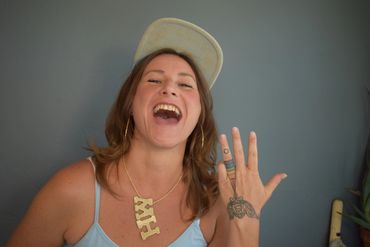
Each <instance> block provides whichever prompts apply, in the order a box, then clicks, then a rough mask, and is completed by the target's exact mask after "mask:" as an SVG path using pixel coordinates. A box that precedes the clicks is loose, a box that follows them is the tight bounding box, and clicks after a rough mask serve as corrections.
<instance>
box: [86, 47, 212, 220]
mask: <svg viewBox="0 0 370 247" xmlns="http://www.w3.org/2000/svg"><path fill="white" fill-rule="evenodd" d="M161 54H173V55H177V56H179V57H181V58H183V59H184V60H185V61H186V62H187V63H188V64H189V65H190V66H191V68H192V69H193V71H194V73H195V76H196V81H197V86H198V90H199V94H200V101H201V113H200V116H199V119H198V123H197V124H196V126H195V128H194V130H193V131H192V133H191V134H190V136H189V137H188V140H187V143H186V148H185V154H184V156H185V157H184V160H183V171H184V177H183V181H184V182H185V184H186V185H187V188H188V190H187V195H186V204H187V205H188V207H190V208H191V209H192V212H193V218H194V217H200V216H202V215H204V214H205V213H206V212H207V211H208V210H209V208H210V207H211V205H212V204H213V203H214V201H215V199H216V197H217V196H218V194H219V191H218V186H217V180H216V177H215V172H214V166H215V163H216V158H217V157H216V143H217V132H216V125H215V121H214V118H213V114H212V108H213V104H212V97H211V94H210V90H209V87H208V84H207V83H206V82H205V81H204V79H203V77H202V75H201V74H200V73H199V71H198V69H197V67H196V65H195V63H194V62H193V61H192V60H191V59H190V58H189V57H187V56H185V55H183V54H180V53H177V52H176V51H174V50H172V49H161V50H158V51H156V52H154V53H152V54H150V55H148V56H146V57H144V58H143V59H141V60H140V61H139V62H138V63H137V64H136V65H135V66H134V68H133V70H132V71H131V73H130V75H129V76H128V78H127V79H126V81H125V83H124V84H123V86H122V88H121V90H120V92H119V94H118V97H117V99H116V101H115V103H114V104H113V107H112V109H111V111H110V113H109V115H108V118H107V121H106V128H105V135H106V138H107V141H108V146H107V147H97V146H96V145H94V144H92V145H90V147H89V149H90V151H92V152H93V159H94V162H95V165H96V179H97V181H98V182H99V183H100V184H101V186H102V187H104V188H106V189H107V190H108V191H110V192H111V193H112V194H115V193H114V192H113V191H112V190H111V189H110V187H109V185H108V181H107V169H108V166H109V165H110V164H113V165H116V167H118V162H119V160H120V159H121V157H122V156H123V155H125V154H126V153H127V152H128V151H129V150H130V146H131V139H132V137H133V134H134V128H135V123H134V121H133V118H132V117H131V114H130V112H131V106H132V102H133V99H134V96H135V93H136V89H137V86H138V83H139V82H140V79H141V77H142V74H143V72H144V70H145V68H146V66H147V65H148V64H149V63H150V61H151V60H152V59H153V58H155V57H157V56H158V55H161ZM126 126H128V127H126ZM126 128H127V133H126V134H125V131H126ZM202 138H203V139H204V143H202Z"/></svg>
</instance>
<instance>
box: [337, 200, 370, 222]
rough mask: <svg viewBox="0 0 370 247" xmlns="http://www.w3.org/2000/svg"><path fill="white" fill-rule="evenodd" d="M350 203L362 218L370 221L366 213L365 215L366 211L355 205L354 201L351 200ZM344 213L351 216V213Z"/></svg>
mask: <svg viewBox="0 0 370 247" xmlns="http://www.w3.org/2000/svg"><path fill="white" fill-rule="evenodd" d="M350 205H351V207H352V208H353V210H355V212H356V213H357V214H358V215H359V216H361V218H362V219H363V220H365V221H367V222H369V223H370V221H369V220H368V219H367V217H366V215H365V213H364V212H363V211H362V210H361V209H359V208H358V207H357V206H356V205H354V204H353V203H352V202H350ZM343 215H345V216H349V215H347V214H343Z"/></svg>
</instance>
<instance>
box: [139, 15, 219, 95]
mask: <svg viewBox="0 0 370 247" xmlns="http://www.w3.org/2000/svg"><path fill="white" fill-rule="evenodd" d="M163 48H171V49H173V50H175V51H176V52H178V53H182V54H184V55H186V56H188V57H190V58H191V59H192V60H193V61H194V63H195V64H196V66H197V67H198V69H199V70H200V72H201V73H202V75H203V77H204V79H205V80H206V81H207V83H208V86H209V88H211V87H212V86H213V84H214V82H215V81H216V79H217V77H218V75H219V73H220V71H221V67H222V63H223V54H222V49H221V47H220V45H219V44H218V42H217V41H216V39H215V38H213V37H212V35H210V34H209V33H208V32H206V31H205V30H204V29H202V28H201V27H199V26H197V25H194V24H193V23H190V22H187V21H184V20H181V19H177V18H161V19H158V20H156V21H154V22H153V23H152V24H150V25H149V26H148V28H147V29H146V30H145V32H144V34H143V36H142V38H141V40H140V43H139V45H138V48H137V50H136V53H135V56H134V63H137V62H138V61H139V60H141V59H142V58H144V57H145V56H147V55H149V54H151V53H153V52H155V51H157V50H160V49H163Z"/></svg>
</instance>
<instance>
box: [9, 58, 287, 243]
mask: <svg viewBox="0 0 370 247" xmlns="http://www.w3.org/2000/svg"><path fill="white" fill-rule="evenodd" d="M194 78H195V75H194V72H193V71H192V69H191V67H190V66H189V65H188V64H187V63H186V61H184V60H183V59H181V58H180V57H178V56H175V55H169V54H164V55H159V56H158V57H156V58H154V59H153V60H152V61H151V62H150V63H149V64H148V66H147V67H146V69H145V71H144V75H143V77H142V79H141V81H140V84H139V86H138V89H137V92H136V94H135V97H134V101H133V105H132V115H133V118H134V121H135V132H134V138H133V140H132V146H131V148H130V151H129V153H128V154H127V155H126V156H125V157H124V159H123V158H122V159H121V160H120V162H119V165H118V173H116V172H115V171H116V170H115V168H111V169H110V170H108V182H109V184H110V186H111V188H112V189H113V191H115V192H116V193H117V194H118V195H119V196H121V199H117V198H115V197H113V196H112V195H111V194H110V193H109V192H108V191H106V190H104V189H102V190H101V194H100V195H101V205H100V210H99V214H100V217H99V224H100V226H101V227H102V229H104V232H105V233H106V234H107V235H108V236H109V238H110V239H111V240H112V241H114V242H115V243H116V244H118V245H120V246H127V245H130V246H165V245H168V244H170V243H171V242H172V241H174V240H175V239H176V238H177V237H178V236H179V235H181V234H182V232H183V231H184V230H185V229H186V228H187V227H188V226H189V225H190V223H191V222H189V221H188V220H186V218H187V217H189V216H190V215H191V210H190V209H189V208H188V207H187V206H186V203H185V195H186V186H185V184H183V183H179V185H178V186H176V188H175V189H174V190H173V191H172V192H171V193H169V194H168V196H167V197H166V198H165V199H164V200H162V201H161V202H160V203H158V204H155V205H154V206H153V209H154V212H155V215H156V218H157V222H156V225H157V226H158V227H160V229H161V234H159V235H154V236H152V237H150V238H148V239H147V240H145V241H143V240H142V239H141V238H140V236H139V230H138V229H137V227H136V222H135V216H134V213H135V212H134V210H133V201H132V200H133V197H134V196H135V195H136V192H135V191H134V189H133V187H132V184H131V183H130V181H129V179H128V177H127V175H126V173H125V170H124V166H126V168H127V171H128V172H129V174H130V176H131V178H132V180H133V183H134V184H135V186H136V188H137V190H138V191H140V194H141V195H142V196H143V197H146V198H148V197H150V198H153V199H158V198H160V197H162V196H163V195H164V194H166V193H167V192H168V190H169V188H171V187H172V186H173V185H174V184H175V183H176V182H177V181H178V178H179V177H180V176H181V174H182V163H183V156H184V150H185V145H186V140H187V138H188V136H189V135H190V133H191V132H192V130H193V129H194V127H195V125H196V123H197V121H198V118H199V114H200V111H201V108H200V98H199V97H200V96H199V92H198V89H197V84H196V81H195V79H194ZM158 103H167V104H172V105H176V106H177V107H178V108H179V109H180V110H181V112H182V118H181V120H180V121H179V122H178V123H176V124H174V123H173V122H170V121H163V120H161V119H157V118H155V117H153V108H154V107H155V105H157V104H158ZM232 138H233V146H234V150H235V154H234V158H235V163H236V189H235V191H234V189H233V187H232V185H231V183H230V180H229V179H228V177H227V174H226V170H225V166H224V164H223V162H220V163H219V165H218V166H219V174H218V176H219V187H220V193H221V196H220V197H219V198H218V200H217V201H216V203H215V204H214V206H213V207H212V208H211V209H210V211H209V212H208V213H207V214H206V215H205V216H203V217H202V218H201V221H200V222H201V223H200V227H201V231H202V233H203V235H204V237H205V239H206V241H207V243H208V245H209V246H211V247H212V246H233V247H234V246H258V238H259V220H258V219H256V218H252V217H248V215H245V216H243V217H242V218H234V219H232V220H230V217H229V215H228V214H227V210H226V208H227V205H228V204H229V203H230V198H232V197H233V196H234V195H235V192H236V193H237V195H238V196H240V197H242V198H243V200H245V201H248V203H250V204H251V205H252V207H253V209H254V210H255V212H256V214H257V215H258V216H259V215H260V214H261V209H262V207H263V205H264V204H265V203H266V201H267V200H268V199H269V197H270V196H271V194H272V192H273V190H274V189H275V188H276V187H277V185H278V184H279V182H280V181H281V180H282V179H283V178H284V177H286V175H285V174H277V175H275V176H274V177H273V178H272V179H271V180H270V181H269V182H268V183H267V184H266V185H263V183H262V182H261V179H260V177H259V174H258V158H257V143H256V142H257V141H256V135H255V134H254V133H252V134H251V135H250V137H249V144H248V160H247V162H245V157H244V152H243V146H242V142H241V138H240V134H239V131H238V130H237V129H236V128H233V129H232ZM220 143H221V148H222V150H223V149H225V148H228V149H229V145H228V143H227V139H226V136H225V135H221V136H220ZM224 159H225V157H224ZM246 164H247V165H246ZM112 167H113V166H112ZM94 183H95V177H94V171H93V169H92V166H91V164H90V163H89V161H87V160H83V161H79V162H76V163H74V164H72V165H70V166H68V167H66V168H64V169H62V170H61V171H59V172H58V173H57V174H56V175H55V176H54V177H53V178H51V179H50V181H49V182H48V183H47V184H46V185H45V186H44V187H43V188H42V190H41V191H40V192H39V193H38V194H37V196H36V197H35V199H34V200H33V202H32V204H31V206H30V208H29V210H28V212H27V214H26V215H25V217H24V219H23V220H22V222H21V223H20V225H19V226H18V228H17V229H16V231H15V232H14V233H13V235H12V236H11V238H10V240H9V242H8V243H7V245H6V246H61V245H62V243H63V242H67V243H69V244H74V243H76V242H78V241H79V240H80V239H81V237H82V236H83V235H84V234H85V233H86V232H87V231H88V229H89V227H90V226H91V224H92V223H93V218H94V203H95V198H94V197H95V187H94ZM169 208H171V209H176V208H177V209H179V210H168V209H169Z"/></svg>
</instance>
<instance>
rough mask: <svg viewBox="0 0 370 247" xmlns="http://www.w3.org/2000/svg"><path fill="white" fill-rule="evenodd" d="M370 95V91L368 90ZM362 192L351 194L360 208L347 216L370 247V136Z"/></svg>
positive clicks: (365, 243) (365, 244) (356, 208)
mask: <svg viewBox="0 0 370 247" xmlns="http://www.w3.org/2000/svg"><path fill="white" fill-rule="evenodd" d="M368 95H369V96H370V91H369V89H368ZM361 188H362V190H361V191H354V190H352V191H351V192H352V193H353V194H355V195H358V196H359V197H360V202H359V204H360V205H359V207H357V206H355V205H352V207H353V209H354V211H355V212H356V214H355V215H346V216H347V217H348V218H349V219H351V220H352V221H353V222H354V223H356V224H357V225H359V226H360V234H361V238H362V240H363V242H364V246H365V247H370V135H369V137H368V142H367V147H366V155H365V174H364V177H363V181H362V185H361Z"/></svg>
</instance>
